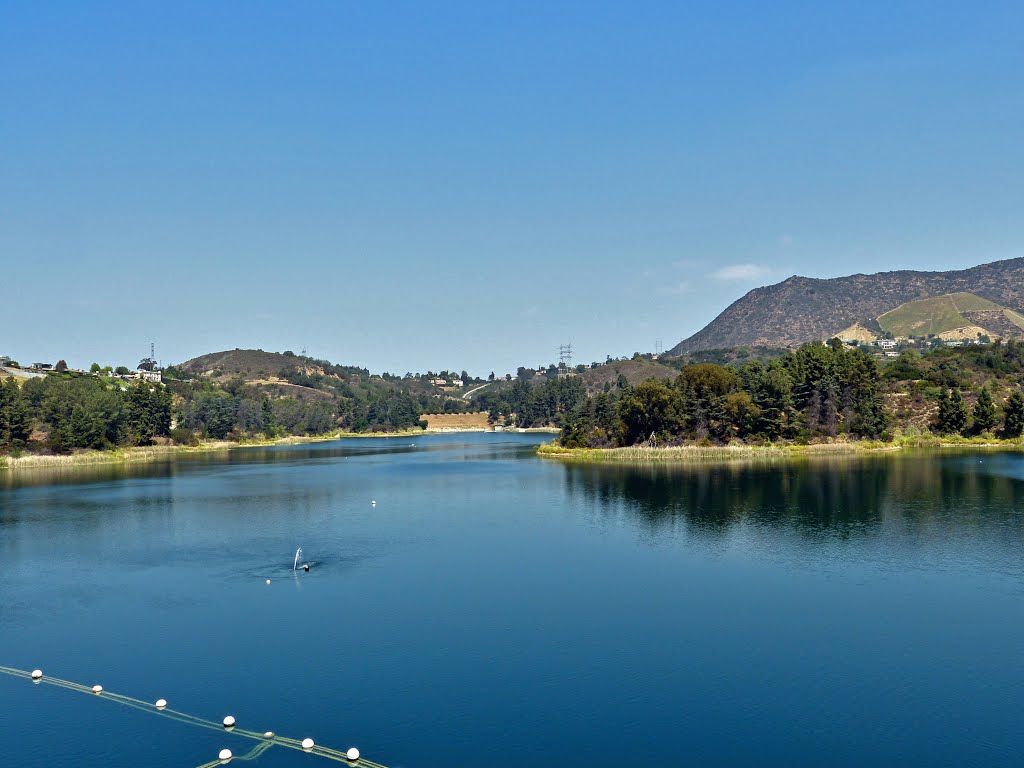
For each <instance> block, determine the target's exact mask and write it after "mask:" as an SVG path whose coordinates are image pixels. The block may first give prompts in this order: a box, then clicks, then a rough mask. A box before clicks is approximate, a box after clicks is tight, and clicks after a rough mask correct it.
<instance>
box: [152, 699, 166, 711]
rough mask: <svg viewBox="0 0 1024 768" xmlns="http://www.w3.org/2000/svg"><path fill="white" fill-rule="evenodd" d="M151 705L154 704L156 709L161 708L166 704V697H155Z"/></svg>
mask: <svg viewBox="0 0 1024 768" xmlns="http://www.w3.org/2000/svg"><path fill="white" fill-rule="evenodd" d="M153 706H155V707H156V708H157V709H163V708H164V707H166V706H167V699H157V700H156V704H154V705H153Z"/></svg>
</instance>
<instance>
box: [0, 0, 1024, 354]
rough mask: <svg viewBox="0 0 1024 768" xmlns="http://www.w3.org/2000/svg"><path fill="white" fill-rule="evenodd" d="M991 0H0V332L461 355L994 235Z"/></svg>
mask: <svg viewBox="0 0 1024 768" xmlns="http://www.w3.org/2000/svg"><path fill="white" fill-rule="evenodd" d="M1022 26H1024V5H1021V4H1020V3H1019V2H1003V3H1001V2H986V3H966V2H964V3H943V2H937V1H935V0H932V2H920V3H914V2H907V3H900V2H892V1H891V0H890V1H889V2H882V3H873V2H857V3H846V4H840V3H820V2H808V3H785V2H777V3H728V2H708V3H681V2H678V3H639V2H629V3H602V2H585V3H583V2H580V3H573V2H565V3H530V2H518V3H509V4H497V3H469V2H466V3H446V2H431V3H421V2H420V3H407V4H405V3H354V2H353V3H349V2H335V1H331V2H302V3H271V2H246V3H241V2H238V3H206V2H204V3H190V2H183V1H182V0H176V1H175V2H165V3H153V2H132V3H127V2H126V3H103V2H91V3H60V2H52V3H38V2H25V3H12V2H4V1H3V0H0V96H2V102H0V104H2V107H0V287H2V296H3V298H2V302H3V306H4V308H5V310H6V311H5V312H4V318H5V319H4V322H3V326H2V329H0V354H10V355H12V356H14V357H15V358H18V359H21V360H22V362H25V361H31V360H36V359H39V360H56V359H57V358H60V357H63V358H65V359H67V361H68V362H69V363H71V364H72V365H77V364H88V363H90V362H92V361H93V360H97V361H99V362H103V363H105V362H110V363H114V364H117V363H128V364H134V362H136V361H137V360H138V359H139V358H140V357H142V356H143V354H144V353H145V352H147V350H148V343H149V341H150V340H151V339H153V340H155V341H156V343H157V351H158V356H159V357H160V358H162V359H163V360H165V361H167V362H180V361H182V360H184V359H187V358H189V357H192V356H194V355H198V354H201V353H204V352H208V351H213V350H218V349H223V348H234V347H260V348H263V349H268V350H284V349H292V350H295V351H299V350H300V349H301V348H302V347H306V348H307V350H308V351H309V353H310V354H313V355H315V356H318V357H326V358H329V359H332V360H335V361H338V362H345V363H356V364H360V365H365V366H368V367H370V368H372V369H373V370H375V371H380V370H390V371H393V372H399V373H404V372H405V371H407V370H426V369H428V368H429V369H433V370H438V369H441V368H457V369H460V370H461V369H462V368H467V369H469V370H470V371H472V372H474V373H481V374H486V373H488V372H490V371H491V370H495V371H498V372H499V373H500V372H503V371H507V370H514V368H515V366H516V365H518V364H536V363H547V362H550V361H552V360H554V359H556V358H557V348H558V345H559V344H561V343H567V342H571V343H573V344H574V346H575V349H576V351H577V352H576V358H577V360H583V361H591V360H603V359H604V358H605V356H606V355H608V354H611V355H620V354H631V353H632V352H634V351H650V350H653V349H654V347H655V344H656V342H657V340H659V339H660V340H661V341H662V342H663V344H664V346H665V347H666V348H667V347H670V346H672V345H674V344H675V343H676V342H678V341H679V340H680V339H682V338H684V337H686V336H688V335H689V334H691V333H693V332H695V331H697V330H699V329H700V328H701V327H702V326H704V325H705V324H706V323H707V322H709V321H710V320H711V319H712V318H713V317H714V316H715V315H716V314H717V313H718V312H719V311H721V310H722V309H723V308H725V306H727V305H728V304H729V303H731V302H732V301H734V300H735V299H736V298H738V297H739V296H741V295H742V294H743V293H745V292H746V291H747V290H749V289H750V288H753V287H756V286H758V285H763V284H767V283H772V282H777V281H778V280H781V279H784V278H786V277H788V276H789V275H791V274H803V275H809V276H817V277H830V276H837V275H844V274H850V273H853V272H874V271H879V270H887V269H900V268H909V269H949V268H959V267H967V266H972V265H974V264H978V263H982V262H985V261H991V260H995V259H1000V258H1011V257H1015V256H1021V255H1024V216H1022V215H1021V214H1022V210H1024V205H1022V204H1024V162H1022V161H1024V142H1022V141H1021V136H1022V135H1024V45H1022V44H1021V42H1020V40H1021V37H1020V29H1021V28H1022Z"/></svg>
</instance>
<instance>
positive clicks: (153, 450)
mask: <svg viewBox="0 0 1024 768" xmlns="http://www.w3.org/2000/svg"><path fill="white" fill-rule="evenodd" d="M490 431H492V430H485V429H479V428H466V429H460V428H455V427H446V428H441V429H419V428H416V429H406V430H399V431H396V432H332V433H330V434H328V435H288V436H286V437H276V438H267V439H259V438H252V439H246V440H239V441H234V440H207V441H202V442H200V443H199V445H146V446H134V447H130V448H115V449H113V450H109V451H101V450H94V449H85V450H80V451H78V452H75V453H69V454H58V455H55V454H42V453H38V454H37V453H24V454H22V455H21V456H17V457H12V456H0V472H4V471H14V470H19V469H47V468H56V467H77V466H89V465H95V464H145V463H149V462H155V461H161V460H163V459H167V458H170V457H172V456H178V455H187V454H198V453H217V452H219V451H225V452H226V451H233V450H238V449H240V448H265V447H271V446H275V445H303V444H306V443H327V442H331V441H334V440H347V439H349V438H392V437H419V436H422V435H445V434H456V433H460V432H490ZM558 431H559V430H557V429H555V428H553V427H536V428H527V429H507V430H504V432H510V433H513V434H515V433H529V432H547V433H553V434H557V433H558ZM497 434H503V432H498V433H497Z"/></svg>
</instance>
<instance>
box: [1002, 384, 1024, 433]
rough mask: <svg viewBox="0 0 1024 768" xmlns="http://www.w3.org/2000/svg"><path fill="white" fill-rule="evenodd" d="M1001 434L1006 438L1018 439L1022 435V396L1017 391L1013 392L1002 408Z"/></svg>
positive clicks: (1023, 431) (1023, 400) (1023, 425)
mask: <svg viewBox="0 0 1024 768" xmlns="http://www.w3.org/2000/svg"><path fill="white" fill-rule="evenodd" d="M1003 413H1004V421H1003V433H1004V434H1005V435H1006V437H1020V436H1021V435H1022V434H1024V395H1022V394H1021V391H1020V390H1019V389H1015V390H1013V392H1011V393H1010V396H1009V397H1008V398H1007V399H1006V405H1004V406H1003Z"/></svg>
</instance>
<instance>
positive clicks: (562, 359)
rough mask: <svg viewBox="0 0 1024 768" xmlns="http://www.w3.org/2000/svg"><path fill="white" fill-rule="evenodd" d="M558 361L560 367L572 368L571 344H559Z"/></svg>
mask: <svg viewBox="0 0 1024 768" xmlns="http://www.w3.org/2000/svg"><path fill="white" fill-rule="evenodd" d="M558 362H559V365H560V366H561V367H562V368H572V344H561V345H559V347H558Z"/></svg>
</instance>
